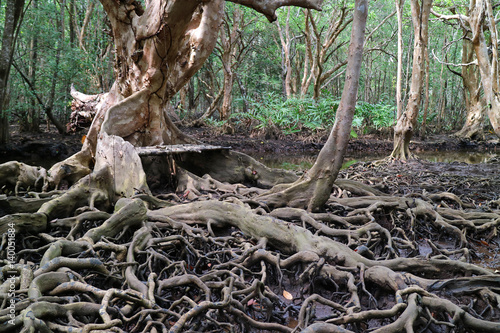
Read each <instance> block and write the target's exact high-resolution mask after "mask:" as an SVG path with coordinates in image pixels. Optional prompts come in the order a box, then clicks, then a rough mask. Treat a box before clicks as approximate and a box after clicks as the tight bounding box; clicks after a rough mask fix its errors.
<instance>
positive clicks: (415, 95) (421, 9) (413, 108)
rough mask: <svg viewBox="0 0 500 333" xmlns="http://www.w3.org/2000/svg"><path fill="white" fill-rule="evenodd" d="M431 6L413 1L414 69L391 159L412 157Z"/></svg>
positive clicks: (428, 3) (396, 127) (395, 134)
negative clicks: (412, 140) (411, 148)
mask: <svg viewBox="0 0 500 333" xmlns="http://www.w3.org/2000/svg"><path fill="white" fill-rule="evenodd" d="M431 6H432V0H422V5H421V6H420V4H419V1H418V0H412V1H411V8H412V21H413V30H414V36H415V40H414V49H413V68H412V78H411V87H410V96H409V98H408V103H407V105H406V110H405V111H404V112H403V114H402V115H401V117H399V119H398V121H397V123H396V126H395V127H394V149H393V151H392V154H391V157H393V158H396V159H401V160H406V159H408V158H410V156H411V154H410V148H409V145H410V140H411V138H412V136H413V133H414V131H415V125H416V123H417V116H418V111H419V108H420V101H421V94H422V89H423V79H424V72H425V70H424V65H425V52H426V49H427V41H428V33H429V25H428V23H429V14H430V9H431Z"/></svg>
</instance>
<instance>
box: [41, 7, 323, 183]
mask: <svg viewBox="0 0 500 333" xmlns="http://www.w3.org/2000/svg"><path fill="white" fill-rule="evenodd" d="M233 2H239V1H233ZM101 3H102V5H103V7H104V10H105V11H106V13H107V15H108V17H109V20H110V23H111V26H112V31H113V37H114V40H115V73H116V81H115V83H114V84H113V86H112V88H111V90H110V91H109V93H108V94H107V95H106V98H105V99H104V100H103V102H102V103H100V104H99V107H98V109H97V112H96V116H95V118H94V120H93V122H92V125H91V127H90V129H89V131H88V133H87V136H86V140H85V142H84V144H83V147H82V150H81V151H80V152H79V153H77V154H75V155H73V156H72V157H70V158H68V159H67V160H65V161H63V162H60V163H58V164H56V165H54V166H53V167H52V168H51V169H50V170H49V177H50V178H52V179H61V178H64V177H68V176H69V175H61V174H62V173H64V172H66V171H65V170H67V168H65V165H72V166H73V170H76V172H78V171H81V170H87V169H89V168H90V166H91V165H92V163H93V160H94V158H95V155H96V146H97V142H98V140H99V138H100V137H101V134H103V133H106V134H108V135H109V136H112V135H115V136H119V137H122V138H124V139H125V140H126V141H128V142H130V143H131V144H132V145H133V146H154V145H159V144H167V145H170V144H178V143H194V142H196V141H195V140H194V139H192V138H190V137H189V136H187V135H185V134H183V133H182V132H181V131H180V130H179V129H178V128H177V127H176V126H175V125H174V124H173V123H172V121H171V120H170V119H169V118H168V116H166V115H165V113H164V109H165V106H166V104H167V103H168V102H169V101H170V99H171V98H172V97H173V96H174V95H175V94H176V93H177V92H178V91H179V89H180V88H181V87H182V86H184V84H185V83H186V82H187V81H188V80H189V79H190V78H191V77H192V76H193V75H194V74H195V73H196V72H197V71H198V70H199V69H200V68H201V66H202V65H203V64H204V62H205V60H206V59H207V58H208V56H209V55H210V54H211V52H212V50H213V49H214V46H215V43H216V41H217V34H218V32H219V28H220V25H221V21H222V18H223V17H224V12H223V8H224V6H223V4H224V2H223V1H222V0H211V1H201V2H200V1H198V0H169V1H167V0H151V1H148V2H146V5H145V7H143V5H142V4H141V3H140V2H138V1H134V2H121V1H120V2H117V1H115V0H101ZM241 3H242V4H243V5H247V6H250V7H252V8H254V9H256V10H258V11H260V12H261V13H263V14H265V15H266V16H267V17H268V18H269V19H275V13H274V12H275V10H276V9H277V8H279V7H280V6H283V5H286V4H287V3H283V2H280V1H272V2H269V3H267V2H266V4H268V5H266V6H261V4H260V3H259V2H248V1H243V0H242V1H241ZM294 4H296V5H302V6H305V7H308V8H316V9H317V8H318V3H317V1H313V0H303V1H298V2H296V3H294Z"/></svg>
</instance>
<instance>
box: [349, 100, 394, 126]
mask: <svg viewBox="0 0 500 333" xmlns="http://www.w3.org/2000/svg"><path fill="white" fill-rule="evenodd" d="M395 114H396V107H395V106H392V105H385V104H382V103H377V104H369V103H365V102H361V103H358V105H357V106H356V111H355V113H354V119H353V122H352V126H353V127H356V128H360V129H361V128H373V129H375V130H379V129H381V128H384V127H391V126H393V125H394V118H395Z"/></svg>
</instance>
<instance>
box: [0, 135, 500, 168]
mask: <svg viewBox="0 0 500 333" xmlns="http://www.w3.org/2000/svg"><path fill="white" fill-rule="evenodd" d="M182 131H184V132H185V133H187V134H189V135H191V136H193V137H194V138H196V139H198V140H200V141H203V142H204V143H207V144H211V145H220V146H226V147H231V148H232V149H233V150H236V151H240V152H243V153H247V154H249V155H253V154H256V155H259V154H266V153H273V154H275V155H284V156H285V155H287V154H308V155H314V154H317V153H319V151H320V149H321V148H322V146H323V143H324V142H325V141H326V139H327V137H328V132H324V133H319V134H314V135H310V136H304V137H298V136H286V137H283V138H274V139H265V138H264V137H263V136H262V135H252V134H246V133H244V134H243V133H235V134H231V135H230V134H220V133H219V132H218V131H217V130H214V129H211V128H206V127H205V128H193V127H190V128H182ZM84 134H85V132H79V133H75V134H71V135H60V134H59V133H57V131H56V130H55V129H54V128H50V129H49V130H46V129H44V130H42V131H41V132H40V133H23V132H19V129H18V127H17V126H12V127H11V141H10V143H9V144H8V145H5V146H0V162H4V161H9V160H19V161H25V162H26V163H32V162H34V161H42V163H43V164H44V165H42V166H44V167H49V166H50V165H51V164H53V163H54V162H57V161H60V160H63V159H65V158H67V157H68V156H71V155H72V154H74V153H75V152H77V151H79V150H80V148H81V146H82V138H83V136H84ZM392 145H393V141H392V138H391V137H388V136H387V135H377V134H369V135H360V136H358V137H357V138H351V140H350V142H349V146H348V150H347V155H349V154H351V155H352V154H356V155H359V154H360V153H364V154H366V155H371V156H373V155H389V154H390V153H391V150H392ZM410 149H411V150H412V151H414V152H415V153H417V154H418V153H420V152H431V151H439V152H442V151H477V152H487V151H490V152H491V151H493V152H496V151H498V152H499V153H500V140H498V139H496V138H494V137H491V136H490V137H488V138H487V140H485V141H481V142H479V141H467V140H459V139H457V138H454V137H452V136H450V135H447V134H440V135H429V136H428V137H427V139H425V140H421V139H420V138H418V137H417V138H414V140H412V143H411V145H410Z"/></svg>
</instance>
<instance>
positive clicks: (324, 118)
mask: <svg viewBox="0 0 500 333" xmlns="http://www.w3.org/2000/svg"><path fill="white" fill-rule="evenodd" d="M338 105H339V101H338V100H335V99H333V98H323V99H321V100H320V101H319V102H315V101H314V100H313V99H312V98H304V99H299V98H290V99H288V100H283V98H282V97H281V96H279V95H277V94H274V93H269V94H268V95H266V96H265V97H264V98H262V99H260V100H251V101H250V106H251V107H250V110H249V112H248V113H235V114H233V118H235V119H240V120H241V119H251V120H256V121H257V125H256V126H255V128H257V129H266V128H270V127H277V128H279V129H280V130H281V131H282V132H283V133H284V134H292V133H297V132H300V131H302V130H303V129H306V130H321V129H325V128H329V127H331V126H332V125H333V122H334V121H335V112H336V111H337V108H338Z"/></svg>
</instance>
